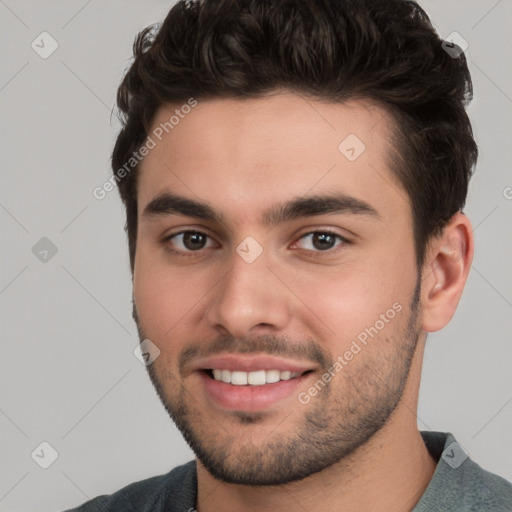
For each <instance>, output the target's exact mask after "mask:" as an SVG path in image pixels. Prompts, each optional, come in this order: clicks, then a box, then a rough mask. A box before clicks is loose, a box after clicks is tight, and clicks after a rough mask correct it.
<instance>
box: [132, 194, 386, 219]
mask: <svg viewBox="0 0 512 512" xmlns="http://www.w3.org/2000/svg"><path fill="white" fill-rule="evenodd" d="M325 214H352V215H364V216H369V217H374V218H380V215H379V214H378V212H377V210H375V208H373V207H372V206H370V205H369V204H368V203H366V202H365V201H362V200H361V199H357V198H355V197H351V196H348V195H346V194H341V193H329V194H325V195H315V196H306V197H298V198H295V199H292V200H290V201H287V202H285V203H282V204H278V205H275V206H273V207H271V208H270V209H269V210H267V211H266V212H264V213H263V215H262V222H263V224H264V225H266V226H276V225H278V224H281V223H284V222H287V221H291V220H296V219H299V218H303V217H312V216H315V215H325ZM166 215H184V216H187V217H194V218H197V219H201V220H208V221H212V222H216V223H219V224H226V222H225V217H224V216H223V215H222V214H221V213H220V212H218V211H216V210H215V209H214V208H212V207H211V206H210V205H208V204H207V203H204V202H202V201H197V200H195V199H190V198H188V197H184V196H180V195H176V194H171V193H163V194H160V195H159V196H157V197H156V198H154V199H153V200H152V201H150V202H149V203H148V204H147V205H146V207H145V208H144V212H143V213H142V217H143V218H144V219H148V220H150V219H151V218H154V217H161V216H166Z"/></svg>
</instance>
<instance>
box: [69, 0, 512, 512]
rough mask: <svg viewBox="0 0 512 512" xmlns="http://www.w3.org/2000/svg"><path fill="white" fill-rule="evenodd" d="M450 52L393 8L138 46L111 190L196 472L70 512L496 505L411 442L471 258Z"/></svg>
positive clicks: (264, 9)
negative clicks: (426, 380)
mask: <svg viewBox="0 0 512 512" xmlns="http://www.w3.org/2000/svg"><path fill="white" fill-rule="evenodd" d="M448 50H449V48H447V47H446V45H443V44H442V41H441V40H440V39H439V37H438V36H437V35H436V33H435V32H434V30H433V29H432V27H431V25H430V22H429V20H428V17H427V15H426V14H425V13H424V12H423V11H422V10H421V9H420V8H419V7H418V6H417V5H416V4H415V3H414V2H406V1H403V0H390V1H387V2H382V1H379V0H357V1H356V0H295V1H287V0H283V1H279V2H275V1H270V0H206V1H203V2H179V3H178V4H176V5H175V6H174V7H173V9H172V10H171V11H170V13H169V15H168V16H167V18H166V20H165V21H164V22H163V24H162V25H161V27H159V29H158V30H154V29H146V30H145V31H143V32H142V33H141V34H140V35H139V36H138V38H137V40H136V43H135V46H134V53H135V61H134V63H133V65H132V66H131V68H130V69H129V71H128V73H127V75H126V77H125V78H124V80H123V83H122V84H121V86H120V88H119V92H118V106H119V108H120V111H121V113H122V115H123V123H124V124H123V129H122V130H121V132H120V134H119V137H118V139H117V142H116V145H115V148H114V152H113V170H114V177H113V179H114V180H115V182H116V183H117V184H118V187H119V190H120V193H121V197H122V199H123V202H124V204H125V207H126V213H127V233H128V239H129V250H130V261H131V268H132V272H133V296H134V319H135V321H136V322H137V327H138V330H139V336H140V339H141V343H142V346H143V348H144V352H145V353H146V355H147V357H148V358H150V359H151V364H149V365H148V371H149V375H150V377H151V380H152V382H153V384H154V386H155V388H156V390H157V393H158V395H159V396H160V398H161V400H162V402H163V404H164V406H165V408H166V409H167V411H168V412H169V414H170V416H171V417H172V419H173V420H174V421H175V423H176V425H177V426H178V427H179V429H180V430H181V432H182V434H183V436H184V437H185V439H186V440H187V442H188V443H189V445H190V446H191V447H192V449H193V450H194V452H195V454H196V456H197V459H196V460H195V461H192V462H190V463H188V464H186V465H184V466H180V467H178V468H175V469H173V470H172V471H171V472H170V473H169V474H167V475H164V476H159V477H154V478H151V479H149V480H145V481H143V482H138V483H135V484H132V485H130V486H128V487H126V488H124V489H122V490H120V491H118V492H117V493H115V494H114V495H111V496H103V497H99V498H96V499H95V500H92V501H90V502H88V503H86V504H85V505H83V506H82V507H80V508H79V509H77V510H80V511H96V510H98V511H99V510H101V511H130V510H133V511H135V510H140V511H152V512H157V511H164V510H165V511H186V510H198V511H200V512H210V511H226V512H229V511H235V510H236V511H239V510H244V511H262V510H272V511H279V510H290V509H293V510H307V511H310V512H314V511H319V510H322V511H325V510H343V511H361V510H364V511H377V510H378V511H382V510H386V511H388V510H396V511H411V510H414V511H430V510H443V511H445V510H475V511H476V510H478V511H485V510H493V511H498V510H499V511H504V510H512V485H510V484H509V483H508V482H506V481H505V480H504V479H502V478H500V477H498V476H496V475H492V474H490V473H488V472H486V471H484V470H483V469H481V468H480V467H479V466H478V465H477V464H476V463H474V462H473V461H472V460H471V459H470V458H469V457H468V456H467V453H466V452H465V451H464V449H463V448H462V447H461V446H460V445H459V444H458V443H457V442H456V440H455V439H454V437H453V436H452V435H451V434H445V433H433V432H421V433H420V432H419V431H418V429H417V418H416V410H417V401H418V390H419V384H420V375H421V365H422V355H423V351H424V346H425V341H426V337H427V333H428V332H434V331H437V330H439V329H441V328H443V327H444V326H445V325H446V324H447V323H448V322H449V321H450V319H451V318H452V316H453V314H454V312H455V309H456V307H457V304H458V301H459V299H460V296H461V294H462V291H463V288H464V284H465V282H466V278H467V275H468V273H469V269H470V265H471V261H472V256H473V237H472V228H471V224H470V222H469V220H468V219H467V217H466V216H465V215H464V214H463V213H462V208H463V206H464V203H465V198H466V193H467V187H468V181H469V178H470V175H471V172H472V169H473V167H474V165H475V163H476V158H477V147H476V144H475V142H474V140H473V136H472V131H471V125H470V122H469V120H468V117H467V115H466V112H465V110H464V105H465V104H467V102H468V101H469V100H470V99H471V95H472V87H471V79H470V75H469V72H468V69H467V65H466V60H465V57H464V55H463V54H461V53H460V52H450V51H448ZM148 428H149V426H148Z"/></svg>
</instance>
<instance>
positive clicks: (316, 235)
mask: <svg viewBox="0 0 512 512" xmlns="http://www.w3.org/2000/svg"><path fill="white" fill-rule="evenodd" d="M344 242H345V239H344V238H343V237H341V236H340V235H338V234H336V233H330V232H329V231H314V232H312V233H307V234H306V235H304V236H302V237H301V238H300V240H299V242H297V245H298V246H299V247H300V248H301V249H306V250H308V251H321V252H325V251H329V250H330V249H333V248H334V247H336V246H338V245H341V244H342V243H344Z"/></svg>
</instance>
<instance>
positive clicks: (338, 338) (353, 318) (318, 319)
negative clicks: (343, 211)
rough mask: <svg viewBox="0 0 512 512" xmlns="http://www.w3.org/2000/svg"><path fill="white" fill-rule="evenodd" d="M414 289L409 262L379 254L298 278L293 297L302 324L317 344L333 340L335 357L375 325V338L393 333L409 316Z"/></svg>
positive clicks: (412, 269)
mask: <svg viewBox="0 0 512 512" xmlns="http://www.w3.org/2000/svg"><path fill="white" fill-rule="evenodd" d="M415 284H416V270H415V266H414V259H413V256H411V255H404V258H403V260H402V259H400V260H398V258H396V254H395V255H394V257H388V256H386V254H384V253H381V254H380V255H379V256H378V257H375V258H373V259H371V260H370V259H363V258H362V259H361V260H358V261H355V260H354V261H352V262H350V263H348V264H347V265H345V266H343V267H340V268H336V269H334V268H325V269H324V270H323V271H322V272H315V273H311V274H308V273H306V272H303V273H302V274H301V277H300V279H296V281H295V286H294V291H295V292H296V294H297V296H298V297H299V298H301V299H302V301H303V302H304V307H301V310H302V312H303V318H302V321H303V323H305V324H308V326H309V328H310V330H311V331H312V332H316V334H317V336H319V339H321V338H323V339H326V340H327V339H331V340H333V341H332V343H331V347H330V349H331V351H332V353H333V354H334V353H336V354H335V355H337V354H339V353H342V352H343V351H344V350H345V349H346V348H347V347H348V345H350V343H351V342H352V340H354V339H356V338H357V336H358V335H360V334H361V333H363V334H362V336H363V337H364V332H366V331H365V330H366V329H368V328H370V327H372V326H375V325H376V324H377V329H378V331H379V336H381V335H382V336H386V335H387V334H388V333H390V332H391V329H390V327H393V328H394V327H398V322H397V321H396V320H397V319H401V318H402V317H403V316H404V314H405V313H406V311H408V307H409V304H410V301H411V299H412V291H413V290H414V287H415ZM382 315H383V316H384V318H382ZM383 322H384V323H383ZM372 332H375V331H374V330H372Z"/></svg>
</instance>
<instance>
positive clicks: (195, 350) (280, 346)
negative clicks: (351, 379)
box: [178, 335, 332, 372]
mask: <svg viewBox="0 0 512 512" xmlns="http://www.w3.org/2000/svg"><path fill="white" fill-rule="evenodd" d="M221 353H228V354H258V353H265V354H271V355H275V356H282V357H290V358H292V359H299V360H308V361H313V362H314V363H318V364H319V365H320V366H321V367H322V368H327V367H329V363H330V362H331V359H332V358H331V357H330V354H329V353H328V352H327V351H326V350H324V349H323V348H322V347H321V346H320V345H318V344H317V343H315V341H314V340H306V341H301V342H295V341H291V340H290V339H289V338H284V337H282V336H281V337H277V336H271V335H267V336H259V337H257V338H248V339H241V338H236V337H234V336H232V335H225V336H221V337H218V338H216V339H214V340H213V341H211V342H197V343H192V344H190V345H189V346H188V347H187V348H185V349H184V350H182V352H181V354H180V356H179V363H178V365H179V369H180V372H182V371H183V369H184V368H185V367H186V366H187V365H188V364H189V363H190V361H193V360H194V359H196V358H198V357H207V356H213V355H216V354H221Z"/></svg>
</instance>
